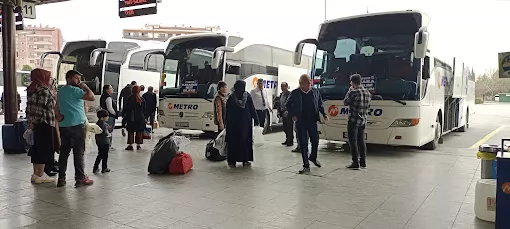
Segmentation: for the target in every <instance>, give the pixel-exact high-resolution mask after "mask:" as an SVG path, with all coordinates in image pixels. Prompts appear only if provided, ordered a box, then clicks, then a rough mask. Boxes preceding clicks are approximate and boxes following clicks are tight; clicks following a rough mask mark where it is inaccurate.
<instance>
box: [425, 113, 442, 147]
mask: <svg viewBox="0 0 510 229" xmlns="http://www.w3.org/2000/svg"><path fill="white" fill-rule="evenodd" d="M441 128H442V127H441V123H440V122H439V120H436V129H435V135H434V140H432V141H430V142H429V143H427V144H425V145H424V146H423V149H425V150H435V149H436V148H437V146H438V145H439V139H440V138H441Z"/></svg>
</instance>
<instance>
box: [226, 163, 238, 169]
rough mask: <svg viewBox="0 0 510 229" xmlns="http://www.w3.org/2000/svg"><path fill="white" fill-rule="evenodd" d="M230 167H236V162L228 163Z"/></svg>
mask: <svg viewBox="0 0 510 229" xmlns="http://www.w3.org/2000/svg"><path fill="white" fill-rule="evenodd" d="M228 167H230V168H235V167H236V163H228Z"/></svg>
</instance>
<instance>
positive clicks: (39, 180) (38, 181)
mask: <svg viewBox="0 0 510 229" xmlns="http://www.w3.org/2000/svg"><path fill="white" fill-rule="evenodd" d="M51 182H55V178H51V177H50V176H48V175H47V174H46V173H43V175H42V176H37V175H36V177H35V179H34V183H36V184H42V183H51Z"/></svg>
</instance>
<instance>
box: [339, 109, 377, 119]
mask: <svg viewBox="0 0 510 229" xmlns="http://www.w3.org/2000/svg"><path fill="white" fill-rule="evenodd" d="M348 114H349V108H347V107H342V109H340V115H348ZM382 114H383V110H382V109H379V108H377V109H372V108H370V109H368V112H367V115H368V116H376V117H379V116H381V115H382Z"/></svg>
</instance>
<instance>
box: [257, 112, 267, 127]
mask: <svg viewBox="0 0 510 229" xmlns="http://www.w3.org/2000/svg"><path fill="white" fill-rule="evenodd" d="M257 116H258V118H259V123H260V127H262V128H264V125H265V124H266V110H257Z"/></svg>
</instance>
